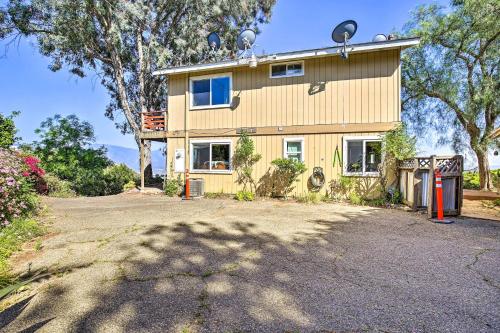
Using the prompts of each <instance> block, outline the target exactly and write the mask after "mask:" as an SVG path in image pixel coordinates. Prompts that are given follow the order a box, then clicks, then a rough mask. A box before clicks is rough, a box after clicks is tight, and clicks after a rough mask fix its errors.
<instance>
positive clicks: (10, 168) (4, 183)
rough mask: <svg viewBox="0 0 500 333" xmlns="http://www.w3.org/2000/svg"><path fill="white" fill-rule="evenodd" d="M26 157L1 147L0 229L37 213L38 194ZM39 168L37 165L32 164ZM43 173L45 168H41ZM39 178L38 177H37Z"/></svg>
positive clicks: (30, 158)
mask: <svg viewBox="0 0 500 333" xmlns="http://www.w3.org/2000/svg"><path fill="white" fill-rule="evenodd" d="M27 160H28V161H30V160H32V157H31V156H29V158H28V157H24V156H22V155H21V154H20V153H18V152H16V151H11V150H9V149H3V148H0V229H1V228H3V227H5V226H8V225H9V223H11V222H12V221H13V220H14V219H17V218H22V217H30V216H31V215H33V214H34V213H36V211H37V209H38V207H39V205H38V196H37V195H36V193H35V191H34V187H33V185H34V183H33V178H32V170H31V168H30V166H29V165H28V164H27V163H26V161H27ZM32 166H33V167H35V168H38V167H37V166H36V165H32ZM39 171H41V173H38V174H37V175H41V174H42V173H43V170H39ZM37 180H38V178H37Z"/></svg>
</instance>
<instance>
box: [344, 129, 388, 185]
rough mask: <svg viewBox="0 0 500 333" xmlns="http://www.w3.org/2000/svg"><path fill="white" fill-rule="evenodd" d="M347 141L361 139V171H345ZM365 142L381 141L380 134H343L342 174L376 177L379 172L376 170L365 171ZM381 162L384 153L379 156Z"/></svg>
mask: <svg viewBox="0 0 500 333" xmlns="http://www.w3.org/2000/svg"><path fill="white" fill-rule="evenodd" d="M349 141H361V142H362V143H363V157H362V161H363V165H362V167H361V170H362V171H361V172H350V171H347V165H348V161H347V159H348V151H347V143H348V142H349ZM367 142H382V139H381V138H380V136H376V135H371V136H344V137H343V147H342V161H343V166H342V172H343V175H344V176H358V177H377V176H378V175H379V173H378V172H377V171H372V172H366V171H365V170H366V143H367ZM380 158H381V163H382V162H383V161H384V154H382V156H380Z"/></svg>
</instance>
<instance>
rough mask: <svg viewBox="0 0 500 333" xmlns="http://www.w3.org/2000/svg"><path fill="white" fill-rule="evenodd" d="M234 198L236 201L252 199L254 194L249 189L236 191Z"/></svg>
mask: <svg viewBox="0 0 500 333" xmlns="http://www.w3.org/2000/svg"><path fill="white" fill-rule="evenodd" d="M234 198H235V199H236V200H238V201H254V200H255V195H254V194H253V192H249V191H238V192H236V195H235V196H234Z"/></svg>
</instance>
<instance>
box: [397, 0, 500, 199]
mask: <svg viewBox="0 0 500 333" xmlns="http://www.w3.org/2000/svg"><path fill="white" fill-rule="evenodd" d="M499 17H500V2H498V0H455V1H453V2H452V3H451V5H450V7H449V8H448V9H445V8H442V7H439V6H437V5H430V6H421V7H418V8H417V9H416V11H414V13H413V17H412V20H411V21H410V22H409V23H408V24H407V25H406V26H405V29H404V32H405V34H407V35H409V36H419V37H420V38H421V43H420V45H419V46H418V47H415V48H412V49H409V50H407V51H406V52H405V54H404V55H403V57H402V85H403V92H402V93H403V119H404V120H405V121H406V122H407V123H408V125H409V127H410V128H411V129H413V130H414V131H418V132H419V133H421V134H423V133H424V132H425V131H426V130H428V129H434V130H436V132H437V133H439V134H438V135H439V136H440V142H441V143H445V142H450V141H451V142H452V143H453V147H454V148H455V150H456V151H464V150H468V149H472V151H473V152H474V153H475V155H476V158H477V163H478V169H479V175H480V183H481V189H483V190H488V189H491V188H492V187H493V184H492V180H491V176H490V173H489V161H488V151H489V149H490V148H491V147H492V146H493V145H494V144H495V143H494V142H493V139H492V135H491V134H492V132H493V130H494V128H495V126H498V123H499V115H500V109H499V97H500V94H499V88H500V81H499V76H498V66H499V63H500V57H499V56H500V39H499V36H500V20H499V19H498V18H499Z"/></svg>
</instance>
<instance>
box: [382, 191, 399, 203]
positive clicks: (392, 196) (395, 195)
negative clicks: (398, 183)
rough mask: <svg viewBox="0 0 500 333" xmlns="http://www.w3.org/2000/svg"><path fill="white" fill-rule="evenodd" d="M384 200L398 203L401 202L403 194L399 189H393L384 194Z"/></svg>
mask: <svg viewBox="0 0 500 333" xmlns="http://www.w3.org/2000/svg"><path fill="white" fill-rule="evenodd" d="M386 201H387V203H388V204H391V205H399V204H401V203H402V202H403V194H402V193H401V192H400V191H399V190H394V191H392V192H391V193H387V194H386Z"/></svg>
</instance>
